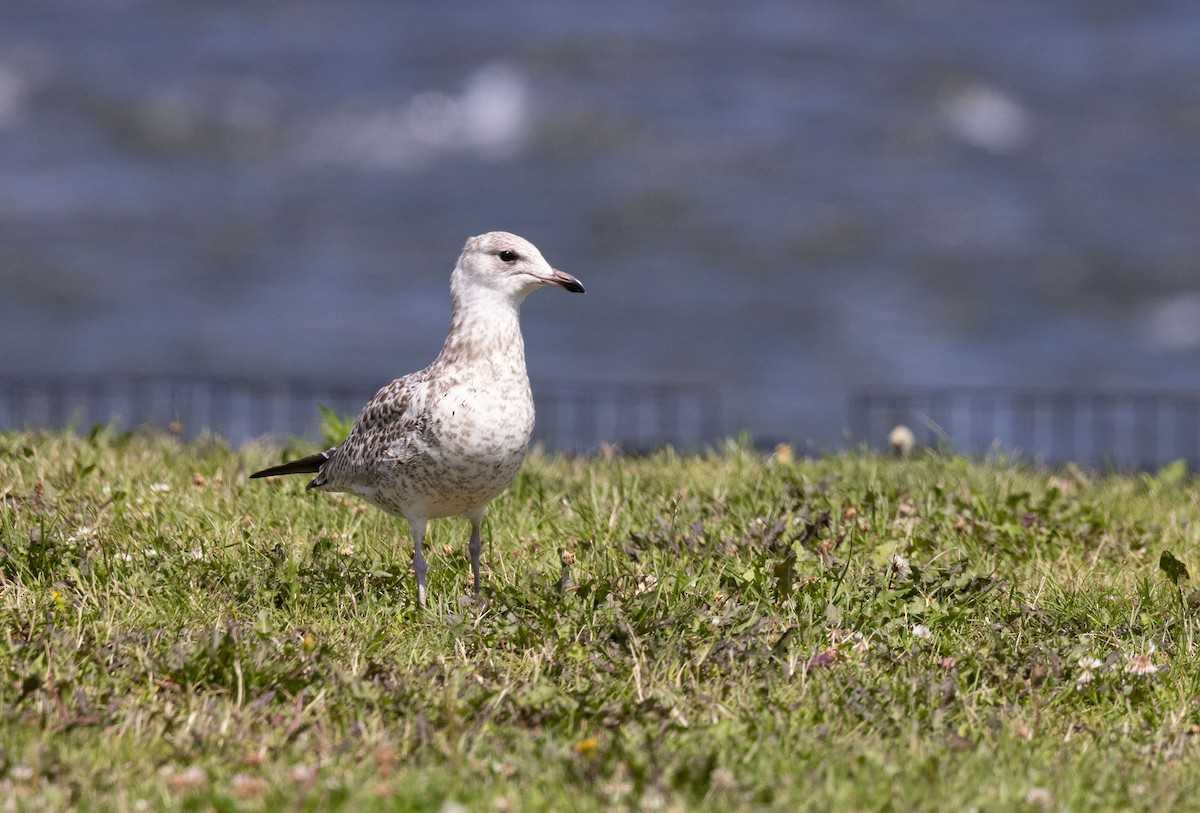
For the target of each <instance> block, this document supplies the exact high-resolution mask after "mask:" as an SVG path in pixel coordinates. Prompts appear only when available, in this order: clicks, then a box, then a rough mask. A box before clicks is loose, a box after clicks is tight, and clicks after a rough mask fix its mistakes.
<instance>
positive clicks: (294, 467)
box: [250, 449, 333, 488]
mask: <svg viewBox="0 0 1200 813" xmlns="http://www.w3.org/2000/svg"><path fill="white" fill-rule="evenodd" d="M332 451H333V449H330V450H329V451H325V452H317V453H316V454H310V455H309V456H308V457H302V458H300V459H299V460H292V461H289V462H287V463H282V464H280V465H278V466H271V467H270V468H268V469H263V470H262V471H256V472H254V474H251V475H250V477H251V478H254V477H275V476H277V475H280V474H316V473H317V472H319V471H321V466H323V465H325V463H326V462H327V461H328V460H329V456H330V453H331V452H332ZM320 479H321V478H320V477H319V476H318V477H317V478H315V479H314V480H313V481H312V482H311V483H309V484H308V487H309V488H312V487H313V486H316V485H320V483H318V482H317V480H320Z"/></svg>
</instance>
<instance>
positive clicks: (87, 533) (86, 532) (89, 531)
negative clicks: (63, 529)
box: [67, 525, 96, 542]
mask: <svg viewBox="0 0 1200 813" xmlns="http://www.w3.org/2000/svg"><path fill="white" fill-rule="evenodd" d="M95 535H96V529H95V528H93V527H92V526H90V525H80V526H79V527H78V528H76V529H75V533H73V534H71V535H70V536H68V537H67V541H68V542H82V541H83V540H84V539H88V538H89V537H93V536H95Z"/></svg>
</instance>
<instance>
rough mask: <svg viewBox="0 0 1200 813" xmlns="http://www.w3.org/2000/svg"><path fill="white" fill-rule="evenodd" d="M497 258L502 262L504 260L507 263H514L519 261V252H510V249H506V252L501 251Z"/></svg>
mask: <svg viewBox="0 0 1200 813" xmlns="http://www.w3.org/2000/svg"><path fill="white" fill-rule="evenodd" d="M496 256H497V257H499V258H500V259H501V260H503V261H504V262H506V263H512V262H516V261H517V252H515V251H509V250H508V249H504V251H501V252H500V253H499V254H497V255H496Z"/></svg>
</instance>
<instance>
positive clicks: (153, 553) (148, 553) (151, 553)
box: [142, 548, 158, 559]
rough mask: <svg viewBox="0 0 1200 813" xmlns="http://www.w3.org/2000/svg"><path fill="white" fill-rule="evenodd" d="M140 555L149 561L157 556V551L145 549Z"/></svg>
mask: <svg viewBox="0 0 1200 813" xmlns="http://www.w3.org/2000/svg"><path fill="white" fill-rule="evenodd" d="M142 554H143V555H145V556H146V557H147V558H149V559H154V558H156V557H157V556H158V551H156V550H155V549H154V548H146V549H145V550H143V551H142Z"/></svg>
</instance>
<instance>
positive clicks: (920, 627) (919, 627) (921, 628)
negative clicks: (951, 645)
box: [912, 624, 933, 638]
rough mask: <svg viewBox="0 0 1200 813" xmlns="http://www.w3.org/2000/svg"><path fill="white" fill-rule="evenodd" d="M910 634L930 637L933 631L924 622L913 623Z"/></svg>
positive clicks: (916, 636) (917, 636)
mask: <svg viewBox="0 0 1200 813" xmlns="http://www.w3.org/2000/svg"><path fill="white" fill-rule="evenodd" d="M912 635H913V637H914V638H932V637H933V632H931V631H930V629H929V627H927V626H925V625H924V624H913V628H912Z"/></svg>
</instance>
